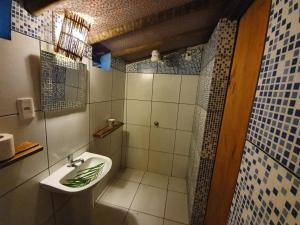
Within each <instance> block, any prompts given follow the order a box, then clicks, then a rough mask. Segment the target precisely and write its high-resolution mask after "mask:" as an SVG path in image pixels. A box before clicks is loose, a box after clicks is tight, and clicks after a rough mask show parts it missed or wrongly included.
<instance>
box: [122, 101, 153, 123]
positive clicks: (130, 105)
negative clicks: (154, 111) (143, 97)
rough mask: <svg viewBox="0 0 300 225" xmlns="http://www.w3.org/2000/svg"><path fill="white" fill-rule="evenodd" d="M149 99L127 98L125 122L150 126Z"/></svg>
mask: <svg viewBox="0 0 300 225" xmlns="http://www.w3.org/2000/svg"><path fill="white" fill-rule="evenodd" d="M150 119H151V101H137V100H127V123H131V124H137V125H147V126H150Z"/></svg>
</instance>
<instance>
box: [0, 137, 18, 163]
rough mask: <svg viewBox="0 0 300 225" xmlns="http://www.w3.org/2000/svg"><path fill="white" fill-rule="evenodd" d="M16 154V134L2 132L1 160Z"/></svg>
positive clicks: (0, 142) (0, 143)
mask: <svg viewBox="0 0 300 225" xmlns="http://www.w3.org/2000/svg"><path fill="white" fill-rule="evenodd" d="M14 155H15V144H14V136H13V135H12V134H0V161H3V160H7V159H10V158H12V157H14Z"/></svg>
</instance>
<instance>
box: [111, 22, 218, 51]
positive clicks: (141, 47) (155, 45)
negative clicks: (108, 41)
mask: <svg viewBox="0 0 300 225" xmlns="http://www.w3.org/2000/svg"><path fill="white" fill-rule="evenodd" d="M212 30H213V27H211V26H210V27H205V28H203V29H198V30H194V31H189V32H184V33H181V34H179V35H176V36H174V37H168V38H164V39H161V40H158V41H154V42H150V43H145V44H143V45H139V46H134V47H131V48H126V49H121V50H118V51H114V52H112V55H113V56H116V57H123V56H127V55H131V54H135V53H137V52H141V51H145V50H152V49H155V48H158V47H160V46H162V45H164V44H167V43H168V42H170V41H180V40H184V39H185V38H186V37H191V36H199V35H205V36H207V35H206V34H207V33H211V31H212ZM201 41H202V40H199V43H200V42H201Z"/></svg>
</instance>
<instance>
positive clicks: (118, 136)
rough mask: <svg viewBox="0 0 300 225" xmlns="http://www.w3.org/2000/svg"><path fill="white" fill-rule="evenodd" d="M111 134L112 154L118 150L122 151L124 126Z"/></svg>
mask: <svg viewBox="0 0 300 225" xmlns="http://www.w3.org/2000/svg"><path fill="white" fill-rule="evenodd" d="M110 136H111V146H110V151H111V152H112V154H114V153H116V152H121V149H122V139H123V130H122V128H119V129H117V130H115V131H114V132H113V133H112V134H111V135H110Z"/></svg>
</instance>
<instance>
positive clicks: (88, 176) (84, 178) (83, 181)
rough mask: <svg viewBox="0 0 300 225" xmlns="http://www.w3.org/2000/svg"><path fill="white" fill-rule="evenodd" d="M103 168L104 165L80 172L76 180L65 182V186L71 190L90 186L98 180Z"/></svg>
mask: <svg viewBox="0 0 300 225" xmlns="http://www.w3.org/2000/svg"><path fill="white" fill-rule="evenodd" d="M103 167H104V163H100V164H98V165H96V166H93V167H90V168H86V169H83V170H79V171H78V173H77V174H76V176H75V177H74V178H72V179H67V180H65V181H64V183H63V185H65V186H68V187H71V188H78V187H83V186H85V185H88V184H89V183H91V182H92V181H93V180H95V179H97V177H98V175H99V174H100V173H101V172H102V170H103Z"/></svg>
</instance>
